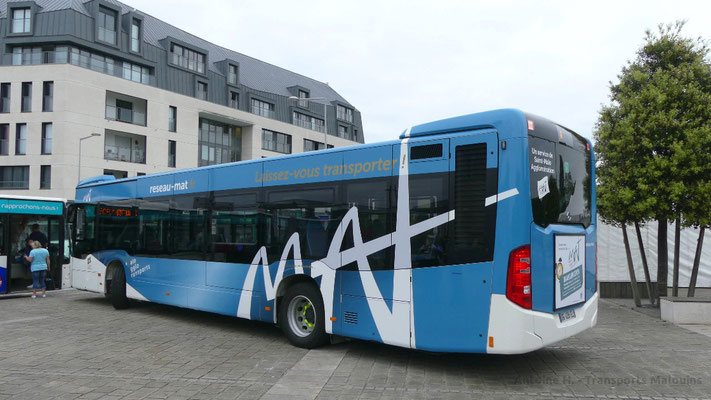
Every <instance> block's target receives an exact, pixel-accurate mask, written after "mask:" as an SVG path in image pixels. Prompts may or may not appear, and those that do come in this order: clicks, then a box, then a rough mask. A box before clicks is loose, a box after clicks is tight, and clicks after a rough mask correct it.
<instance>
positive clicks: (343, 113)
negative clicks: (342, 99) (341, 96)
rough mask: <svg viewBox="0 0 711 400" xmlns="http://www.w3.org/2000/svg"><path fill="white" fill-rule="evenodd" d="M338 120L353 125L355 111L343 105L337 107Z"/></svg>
mask: <svg viewBox="0 0 711 400" xmlns="http://www.w3.org/2000/svg"><path fill="white" fill-rule="evenodd" d="M336 118H338V119H340V120H341V121H346V122H350V123H353V110H352V109H350V108H348V107H343V106H341V105H339V106H336Z"/></svg>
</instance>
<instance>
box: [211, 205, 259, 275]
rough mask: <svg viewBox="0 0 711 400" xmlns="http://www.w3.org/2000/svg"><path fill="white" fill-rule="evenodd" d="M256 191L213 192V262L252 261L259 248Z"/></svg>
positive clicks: (247, 262)
mask: <svg viewBox="0 0 711 400" xmlns="http://www.w3.org/2000/svg"><path fill="white" fill-rule="evenodd" d="M258 228H259V209H258V206H257V194H256V193H254V192H244V191H225V192H223V193H218V194H215V195H214V200H213V203H212V217H211V220H210V227H209V230H210V244H209V247H208V248H209V249H210V251H209V253H210V255H211V257H212V261H216V262H230V263H241V264H250V263H251V262H252V259H253V258H254V255H255V254H256V253H257V251H258V250H259V247H260V245H259V238H258V231H259V230H258Z"/></svg>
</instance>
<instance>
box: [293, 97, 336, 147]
mask: <svg viewBox="0 0 711 400" xmlns="http://www.w3.org/2000/svg"><path fill="white" fill-rule="evenodd" d="M289 100H290V101H304V100H305V101H307V102H308V101H313V100H320V101H317V102H316V103H319V104H323V149H324V150H327V149H328V106H327V104H326V101H327V100H326V98H325V97H306V98H301V97H296V96H289Z"/></svg>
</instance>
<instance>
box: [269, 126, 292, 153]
mask: <svg viewBox="0 0 711 400" xmlns="http://www.w3.org/2000/svg"><path fill="white" fill-rule="evenodd" d="M262 149H264V150H270V151H276V152H277V153H284V154H290V153H291V135H287V134H286V133H279V132H274V131H270V130H268V129H262Z"/></svg>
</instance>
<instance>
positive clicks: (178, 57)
mask: <svg viewBox="0 0 711 400" xmlns="http://www.w3.org/2000/svg"><path fill="white" fill-rule="evenodd" d="M170 53H171V55H172V63H173V64H175V65H177V66H180V67H183V68H187V69H189V70H191V71H195V72H199V73H201V74H204V73H205V55H204V54H202V53H198V52H197V51H194V50H190V49H187V48H185V47H183V46H180V45H177V44H175V43H171V44H170Z"/></svg>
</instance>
